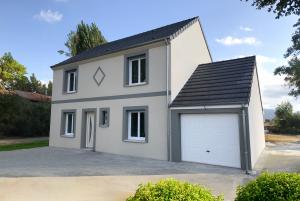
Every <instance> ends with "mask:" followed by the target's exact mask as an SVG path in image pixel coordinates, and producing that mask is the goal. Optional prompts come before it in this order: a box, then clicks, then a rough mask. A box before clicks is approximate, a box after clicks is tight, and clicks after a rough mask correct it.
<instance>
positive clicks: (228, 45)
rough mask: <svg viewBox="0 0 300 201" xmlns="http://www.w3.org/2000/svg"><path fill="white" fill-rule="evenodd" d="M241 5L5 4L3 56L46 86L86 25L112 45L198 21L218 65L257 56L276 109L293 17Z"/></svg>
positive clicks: (170, 1) (74, 0)
mask: <svg viewBox="0 0 300 201" xmlns="http://www.w3.org/2000/svg"><path fill="white" fill-rule="evenodd" d="M250 4H251V3H250V2H241V1H240V0H226V1H220V0H210V1H204V0H185V1H183V0H181V1H179V0H164V1H159V0H151V1H141V0H139V1H138V0H128V1H124V0H123V1H122V0H110V1H99V0H85V1H84V0H26V1H17V0H2V1H1V6H0V27H1V29H0V44H1V45H0V55H2V54H3V53H4V52H11V53H12V54H13V56H14V57H15V58H16V59H17V60H18V61H19V62H20V63H22V64H24V65H25V66H26V67H27V69H28V73H29V74H31V73H35V74H36V75H37V77H38V78H39V79H41V80H43V81H48V80H51V79H52V71H51V69H50V68H49V66H51V65H53V64H55V63H58V62H60V61H62V60H64V59H66V57H65V56H62V55H59V54H58V53H57V51H58V50H60V49H64V42H65V41H66V36H67V34H68V33H69V32H70V31H71V30H74V29H75V27H76V25H77V24H78V23H79V22H80V21H81V20H83V21H84V22H86V23H91V22H95V23H96V24H97V25H98V27H99V28H100V29H101V31H102V33H103V34H104V36H105V37H106V38H107V39H108V41H112V40H115V39H119V38H123V37H126V36H129V35H133V34H136V33H139V32H143V31H147V30H149V29H152V28H156V27H159V26H163V25H167V24H170V23H174V22H177V21H180V20H184V19H187V18H190V17H194V16H199V17H200V20H201V23H202V26H203V29H204V32H205V35H206V38H207V42H208V45H209V48H210V51H211V53H212V56H213V60H214V61H217V60H222V59H230V58H236V57H241V56H248V55H257V61H258V68H259V75H260V81H261V88H262V93H263V103H264V106H265V107H266V108H272V107H274V106H276V105H277V104H278V103H280V102H281V101H282V100H290V101H291V102H292V103H293V105H294V107H295V109H297V110H300V106H299V105H300V104H297V102H299V101H298V100H295V99H293V98H291V97H288V96H287V95H286V94H287V92H288V89H287V87H284V86H283V81H282V78H281V77H275V76H273V75H272V72H273V71H274V68H275V67H276V66H278V65H281V64H284V63H285V62H286V61H285V60H284V59H283V56H282V55H283V53H284V52H285V50H286V48H287V47H288V46H289V45H290V39H291V34H292V32H293V30H294V29H293V27H292V25H293V24H294V23H295V22H296V20H297V18H296V17H294V16H290V17H284V18H282V19H279V20H276V19H275V15H274V14H273V13H268V12H267V11H266V10H256V9H255V8H254V7H252V6H251V5H250Z"/></svg>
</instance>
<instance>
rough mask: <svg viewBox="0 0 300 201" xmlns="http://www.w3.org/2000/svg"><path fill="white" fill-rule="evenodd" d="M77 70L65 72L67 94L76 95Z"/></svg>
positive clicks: (65, 90)
mask: <svg viewBox="0 0 300 201" xmlns="http://www.w3.org/2000/svg"><path fill="white" fill-rule="evenodd" d="M77 77H78V76H77V70H76V69H74V70H68V71H65V76H64V92H65V93H75V92H77V79H78V78H77Z"/></svg>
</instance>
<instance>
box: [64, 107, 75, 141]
mask: <svg viewBox="0 0 300 201" xmlns="http://www.w3.org/2000/svg"><path fill="white" fill-rule="evenodd" d="M61 135H63V136H66V137H74V136H75V110H70V111H63V112H62V121H61Z"/></svg>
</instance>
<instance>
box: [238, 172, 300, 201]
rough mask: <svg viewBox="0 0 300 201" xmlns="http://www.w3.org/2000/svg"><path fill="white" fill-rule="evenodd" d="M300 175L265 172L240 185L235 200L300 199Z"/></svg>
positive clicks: (291, 200) (270, 200)
mask: <svg viewBox="0 0 300 201" xmlns="http://www.w3.org/2000/svg"><path fill="white" fill-rule="evenodd" d="M299 200H300V175H299V174H297V173H263V174H261V175H260V176H259V177H257V178H256V179H255V180H253V181H250V182H249V183H248V184H246V185H245V186H239V187H238V189H237V197H236V199H235V201H299Z"/></svg>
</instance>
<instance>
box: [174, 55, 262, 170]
mask: <svg viewBox="0 0 300 201" xmlns="http://www.w3.org/2000/svg"><path fill="white" fill-rule="evenodd" d="M264 140H265V139H264V128H263V110H262V104H261V95H260V90H259V82H258V76H257V70H256V63H255V57H246V58H242V59H234V60H228V61H222V62H214V63H209V64H202V65H199V66H198V67H197V69H196V70H195V72H194V73H193V74H192V76H191V77H190V79H189V80H188V81H187V83H186V84H185V86H184V87H183V88H182V90H181V91H180V92H179V94H178V95H177V96H176V98H175V99H174V100H173V102H172V104H171V135H170V150H171V151H170V159H171V160H172V161H188V162H198V163H204V164H212V165H220V166H227V167H234V168H241V169H244V170H247V171H248V170H252V169H253V167H254V166H255V163H256V161H257V159H258V157H259V155H260V154H261V152H262V151H263V149H264V147H265V142H264Z"/></svg>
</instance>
